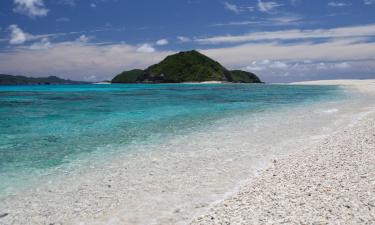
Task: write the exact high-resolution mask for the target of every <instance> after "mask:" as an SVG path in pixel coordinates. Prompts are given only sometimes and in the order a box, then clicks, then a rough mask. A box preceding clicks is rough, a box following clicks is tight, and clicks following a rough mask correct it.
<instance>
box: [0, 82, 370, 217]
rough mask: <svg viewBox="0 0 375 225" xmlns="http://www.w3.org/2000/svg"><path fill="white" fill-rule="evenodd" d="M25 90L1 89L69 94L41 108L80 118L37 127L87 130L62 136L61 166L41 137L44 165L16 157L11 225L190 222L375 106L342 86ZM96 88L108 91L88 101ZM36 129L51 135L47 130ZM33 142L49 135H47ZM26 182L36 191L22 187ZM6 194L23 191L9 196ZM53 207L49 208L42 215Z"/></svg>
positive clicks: (11, 172)
mask: <svg viewBox="0 0 375 225" xmlns="http://www.w3.org/2000/svg"><path fill="white" fill-rule="evenodd" d="M4 89H7V88H4ZM8 89H12V88H8ZM14 89H18V90H16V91H15V90H12V91H9V90H7V91H6V92H5V91H4V92H1V93H6V94H5V95H7V96H9V95H10V94H12V95H13V96H23V95H26V94H25V93H27V94H30V95H45V97H46V98H52V99H56V98H57V99H58V100H57V101H58V102H59V103H60V104H56V105H55V107H52V105H53V104H44V107H40V109H38V110H42V109H46V108H48V109H49V110H46V111H53V112H55V113H56V114H61V115H65V114H67V115H69V116H66V117H65V118H66V120H67V122H64V120H58V119H56V118H54V120H49V123H48V124H45V123H31V122H34V121H33V119H30V123H31V124H32V126H33V127H35V128H37V129H30V131H36V130H43V129H41V128H44V129H46V128H48V129H47V130H49V129H50V128H52V127H55V125H56V124H60V125H61V126H69V129H71V130H72V131H74V132H76V133H75V135H71V136H69V138H67V139H60V141H61V140H63V141H64V142H62V143H59V142H58V141H57V142H56V143H57V145H59V146H61V148H62V149H63V150H64V151H65V152H64V153H65V155H64V157H63V159H62V160H56V162H57V163H53V164H49V163H44V160H43V159H46V160H49V159H50V158H51V157H52V156H60V152H58V154H56V153H54V151H56V150H58V148H57V147H56V146H54V145H53V144H50V145H48V144H45V145H38V144H36V146H39V148H40V146H46V148H44V149H42V150H41V149H35V150H36V152H34V149H32V148H30V149H29V150H30V152H29V153H30V155H31V156H32V157H30V158H31V159H35V155H36V156H38V157H39V158H40V159H41V160H39V161H37V160H35V161H32V160H31V161H28V158H27V157H26V158H23V160H24V161H25V162H23V163H20V164H18V165H21V166H18V167H17V166H13V167H12V163H13V164H14V163H15V162H17V161H20V162H22V160H15V162H12V161H10V162H8V167H7V170H6V169H5V170H3V173H2V175H1V176H2V177H1V178H2V180H5V181H6V182H5V184H2V185H4V186H3V187H6V190H7V191H6V192H5V193H4V194H5V196H3V197H2V198H0V201H1V203H2V204H0V211H2V212H9V214H10V216H8V217H7V218H6V219H7V220H9V223H11V221H12V218H14V221H17V222H16V223H17V224H30V223H31V224H41V223H43V224H44V223H45V224H49V223H59V222H62V223H67V224H75V222H77V223H79V222H82V221H86V222H87V221H88V222H87V223H86V224H154V223H156V224H177V223H181V224H184V223H185V222H187V221H189V219H191V218H192V217H193V216H194V215H196V214H197V213H199V212H201V211H202V210H204V209H205V208H206V207H207V206H208V205H209V204H211V203H212V202H215V201H217V200H220V199H222V198H223V196H225V193H227V192H228V191H231V190H232V191H233V190H234V188H235V187H236V186H237V185H238V184H239V183H240V182H241V181H244V180H246V179H249V178H251V177H252V176H253V175H254V174H255V173H256V172H257V171H258V170H259V169H261V168H263V167H265V166H267V165H269V163H270V159H273V158H277V157H278V156H279V155H282V154H287V153H291V152H293V151H304V149H306V148H307V147H308V145H311V144H314V143H315V142H317V141H320V140H321V139H322V138H324V137H325V136H326V135H329V134H331V133H332V132H334V131H335V130H338V129H339V128H340V127H343V126H346V125H347V124H348V123H350V122H351V121H355V120H356V119H358V117H359V116H360V115H361V113H365V112H366V110H367V108H368V107H369V106H371V104H372V103H371V102H369V101H368V100H367V99H366V98H364V97H363V96H359V95H355V94H353V93H347V92H346V91H344V90H343V89H341V88H338V87H336V86H324V87H319V86H287V85H113V86H112V85H111V86H110V85H108V86H95V85H90V86H86V87H82V86H56V87H39V86H38V87H27V88H26V89H27V90H26V89H25V88H19V87H16V88H14ZM29 89H30V90H29ZM46 90H47V91H46ZM19 91H22V92H21V93H20V92H19ZM31 92H32V93H33V94H31ZM43 92H47V93H49V94H47V93H43ZM107 92H108V93H107ZM128 92H131V93H133V95H131V94H129V93H128ZM72 93H75V94H72ZM135 93H138V94H137V95H135ZM151 93H152V94H151ZM89 95H90V96H91V98H94V97H93V96H98V98H96V99H97V100H96V101H93V100H92V101H90V100H87V99H90V98H88V97H87V96H89ZM124 95H125V97H124ZM56 96H59V97H56ZM119 96H120V97H119ZM121 96H122V97H121ZM145 96H147V97H145ZM218 96H220V97H218ZM61 98H70V100H61ZM102 98H105V99H107V100H106V101H102V100H101V99H102ZM72 99H78V100H77V102H78V103H80V104H77V102H75V101H73V100H72ZM94 99H95V98H94ZM136 99H138V100H136ZM151 99H152V100H151ZM46 101H47V102H48V101H49V100H46ZM54 101H55V100H54ZM66 101H67V102H66ZM370 103H371V104H370ZM98 104H106V107H105V109H106V112H101V111H100V110H99V111H95V109H96V107H95V106H97V105H98ZM68 106H70V107H68ZM35 108H37V107H31V109H33V110H36V109H35ZM67 108H68V109H70V110H67ZM72 108H75V109H76V110H77V111H73V110H71V109H72ZM23 109H24V110H25V112H26V111H30V112H31V111H32V110H31V109H30V108H27V107H23ZM8 110H9V109H8ZM21 111H22V110H21ZM66 111H68V112H66ZM74 112H85V113H74ZM134 112H137V113H136V115H137V116H134ZM25 114H26V115H29V113H25ZM86 117H87V119H91V121H92V123H90V124H91V125H90V126H89V125H87V124H89V123H83V124H86V125H84V126H82V124H81V123H80V121H81V120H80V119H82V120H84V119H85V118H86ZM77 118H80V119H77ZM99 118H100V119H99ZM51 121H53V122H54V123H51ZM72 121H74V122H72ZM36 124H39V126H40V127H39V126H36ZM119 124H127V125H126V126H117V125H119ZM15 127H16V126H15ZM66 129H67V128H66ZM69 129H68V130H69ZM53 131H54V132H51V133H53V134H54V135H56V134H59V135H60V136H61V137H63V136H64V134H69V132H67V131H65V133H64V132H63V131H64V130H60V129H59V128H56V127H55V129H53ZM87 131H89V132H87ZM96 133H98V135H96ZM34 135H39V136H40V137H43V132H35V133H34ZM30 141H35V142H36V143H39V141H44V139H38V140H33V139H30ZM69 141H71V142H69ZM46 143H49V142H46ZM52 143H53V142H52ZM56 143H55V145H56ZM25 145H26V144H25ZM49 146H52V147H51V148H49ZM49 151H50V152H49ZM41 153H43V154H41ZM14 157H16V154H15V156H14ZM60 157H61V156H60ZM56 158H57V159H59V157H56ZM33 164H34V165H33ZM4 165H7V163H5V164H4ZM5 168H6V167H5ZM31 177H32V178H33V179H31ZM3 178H4V179H3ZM21 187H22V188H23V190H24V191H23V192H17V190H20V189H22V188H21ZM6 193H8V194H11V193H13V195H8V197H6V196H7V194H6ZM41 212H43V215H44V216H42V217H40V216H36V215H39V214H40V213H41ZM12 215H22V216H15V217H12ZM73 221H75V222H73ZM5 222H6V221H5Z"/></svg>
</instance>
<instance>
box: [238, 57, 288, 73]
mask: <svg viewBox="0 0 375 225" xmlns="http://www.w3.org/2000/svg"><path fill="white" fill-rule="evenodd" d="M288 68H289V65H288V64H287V63H286V62H282V61H271V60H269V59H264V60H260V61H253V62H252V63H251V64H250V65H248V66H245V67H243V68H242V69H244V70H247V71H265V70H270V69H278V70H286V69H288Z"/></svg>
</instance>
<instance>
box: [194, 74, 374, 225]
mask: <svg viewBox="0 0 375 225" xmlns="http://www.w3.org/2000/svg"><path fill="white" fill-rule="evenodd" d="M295 84H308V85H342V86H344V87H346V88H350V89H356V90H358V91H360V92H362V93H365V94H368V95H371V96H374V94H375V80H322V81H309V82H298V83H295ZM373 103H374V102H371V103H370V102H369V104H370V105H369V106H370V107H371V108H372V110H369V111H368V112H367V113H365V114H362V117H361V118H358V119H357V120H356V121H355V122H354V123H351V124H347V126H345V127H343V128H342V129H339V130H337V131H336V132H334V133H333V134H332V135H329V136H328V137H326V138H324V139H323V140H321V141H320V142H319V143H318V144H316V145H314V146H311V147H309V148H306V149H303V151H298V152H294V153H293V154H288V155H284V156H282V157H279V158H278V159H275V160H274V161H273V165H272V167H271V168H268V169H266V170H265V171H264V172H262V173H261V174H259V176H257V177H256V178H255V179H254V180H252V181H251V182H249V183H248V184H245V185H243V186H241V188H240V190H239V191H238V192H237V193H235V194H233V195H231V196H230V197H228V198H226V199H225V200H223V201H222V202H220V203H218V204H215V205H213V206H212V207H211V208H210V209H209V210H208V211H207V212H206V213H205V214H203V215H201V216H199V217H197V218H195V219H194V220H193V222H192V223H191V224H375V163H374V162H375V105H373Z"/></svg>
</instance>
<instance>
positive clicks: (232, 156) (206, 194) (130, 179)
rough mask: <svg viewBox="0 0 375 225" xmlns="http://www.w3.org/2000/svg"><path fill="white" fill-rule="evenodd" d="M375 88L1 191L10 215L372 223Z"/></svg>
mask: <svg viewBox="0 0 375 225" xmlns="http://www.w3.org/2000/svg"><path fill="white" fill-rule="evenodd" d="M363 82H365V81H363ZM336 84H339V83H336ZM371 85H372V83H371V82H368V83H367V84H365V85H364V86H367V87H368V88H367V89H364V88H362V89H361V86H363V85H359V86H357V88H356V89H353V88H351V87H352V86H345V87H347V88H349V91H348V92H347V93H346V92H345V93H344V94H340V95H335V96H338V97H339V98H340V99H337V97H335V98H333V99H332V100H329V99H327V100H324V101H317V102H306V103H305V104H299V105H295V106H293V107H292V106H291V107H285V108H281V109H277V110H276V109H274V110H268V111H267V110H264V111H262V110H260V111H259V112H254V113H251V114H247V113H245V114H242V115H238V116H234V117H228V118H223V119H221V120H219V121H217V122H213V123H212V124H211V125H206V126H203V127H202V128H200V129H196V130H192V132H189V133H177V134H174V135H171V136H167V137H166V138H164V139H162V140H163V142H160V143H154V144H147V145H140V144H137V145H134V146H132V145H131V146H129V147H128V148H129V150H128V151H124V152H113V153H112V154H111V152H108V148H105V150H106V151H104V153H105V154H101V152H100V151H99V152H98V153H95V154H94V153H93V154H90V156H87V157H86V158H82V159H79V160H76V161H72V163H70V164H67V165H61V166H60V167H58V168H56V169H53V170H47V171H46V172H45V173H44V174H43V176H41V178H40V179H39V180H38V185H36V187H35V188H28V189H27V190H24V191H21V192H14V194H9V195H5V196H4V197H0V203H1V204H0V224H90V225H91V224H189V223H192V224H267V223H273V224H275V223H276V224H278V223H282V222H286V223H289V224H294V223H296V224H301V223H302V224H304V223H306V224H313V223H314V222H318V223H323V224H324V223H336V222H337V223H342V224H357V223H364V224H366V223H367V224H372V223H373V222H374V211H375V210H374V205H375V199H374V196H375V188H374V187H375V185H374V184H375V183H374V179H375V174H374V172H373V171H375V168H374V163H373V162H374V159H375V154H374V151H375V148H374V145H375V144H374V143H375V136H374V135H375V126H374V125H375V108H374V106H375V104H374V100H375V99H374V96H373V94H372V91H373V90H375V88H371ZM223 87H226V86H223ZM237 87H240V86H236V88H237ZM259 88H260V87H259ZM261 88H267V86H264V87H263V86H262V87H261ZM270 88H272V86H271V87H270ZM276 88H290V87H288V86H283V85H280V87H276ZM316 88H321V87H313V88H312V87H311V86H306V87H303V86H301V87H297V89H296V90H303V89H309V90H310V89H313V90H316ZM358 88H359V89H358ZM325 89H326V88H325V87H324V88H322V89H317V90H319V91H324V90H325ZM336 89H337V87H334V88H333V89H332V87H329V88H327V90H332V91H338V90H336ZM262 90H263V89H262ZM358 90H360V91H361V92H358ZM277 93H278V94H279V93H280V92H279V91H278V92H277ZM293 93H295V92H293ZM302 93H303V92H302ZM340 93H341V89H340ZM268 94H269V93H268ZM216 95H217V93H216ZM293 96H297V95H295V94H293ZM298 96H301V94H300V95H298ZM275 97H276V96H275ZM301 97H302V98H304V95H302V96H301ZM288 101H290V98H289V99H288ZM283 104H285V103H283ZM111 118H112V117H111ZM133 147H134V149H132V148H133Z"/></svg>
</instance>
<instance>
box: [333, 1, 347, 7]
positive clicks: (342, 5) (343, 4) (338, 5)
mask: <svg viewBox="0 0 375 225" xmlns="http://www.w3.org/2000/svg"><path fill="white" fill-rule="evenodd" d="M350 5H351V4H348V3H345V2H328V6H331V7H344V6H350Z"/></svg>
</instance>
